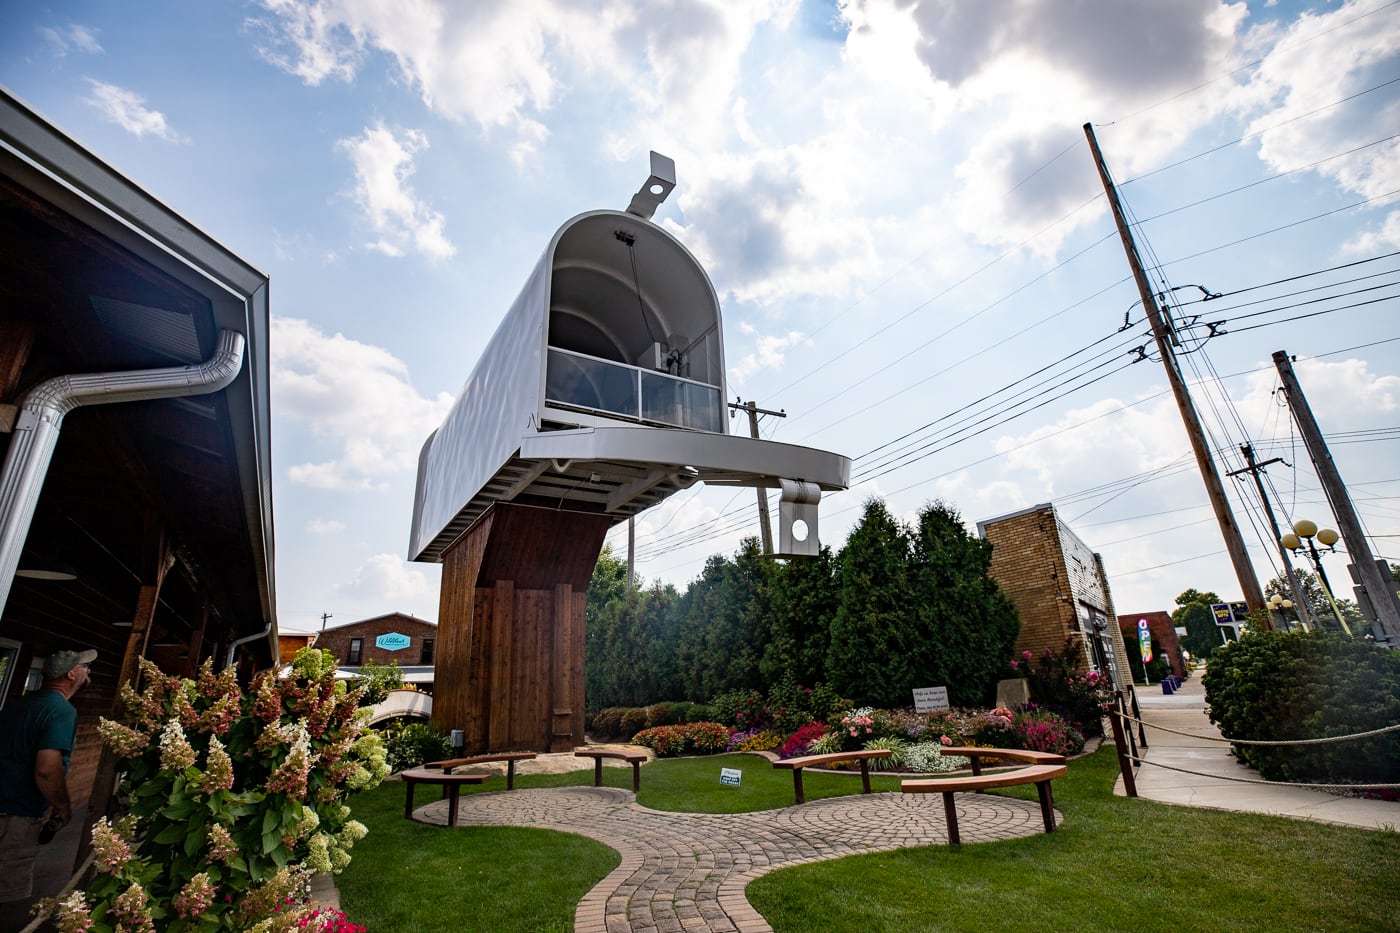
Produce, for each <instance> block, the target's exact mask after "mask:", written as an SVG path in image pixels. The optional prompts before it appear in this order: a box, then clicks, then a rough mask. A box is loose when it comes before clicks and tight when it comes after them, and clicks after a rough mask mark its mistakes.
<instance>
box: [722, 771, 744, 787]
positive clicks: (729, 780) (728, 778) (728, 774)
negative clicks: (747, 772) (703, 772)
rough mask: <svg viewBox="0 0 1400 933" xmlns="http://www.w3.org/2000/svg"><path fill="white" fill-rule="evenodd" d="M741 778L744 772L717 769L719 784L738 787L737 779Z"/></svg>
mask: <svg viewBox="0 0 1400 933" xmlns="http://www.w3.org/2000/svg"><path fill="white" fill-rule="evenodd" d="M743 776H744V772H742V771H740V770H739V769H738V768H720V769H719V782H720V783H721V784H728V785H729V786H730V787H738V786H739V779H740V778H742V777H743Z"/></svg>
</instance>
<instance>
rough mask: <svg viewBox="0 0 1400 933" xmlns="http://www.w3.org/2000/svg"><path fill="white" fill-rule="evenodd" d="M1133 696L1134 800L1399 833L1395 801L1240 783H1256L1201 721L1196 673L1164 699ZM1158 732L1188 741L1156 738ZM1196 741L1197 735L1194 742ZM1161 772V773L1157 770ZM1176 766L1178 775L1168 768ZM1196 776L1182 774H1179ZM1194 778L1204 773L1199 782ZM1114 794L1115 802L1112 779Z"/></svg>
mask: <svg viewBox="0 0 1400 933" xmlns="http://www.w3.org/2000/svg"><path fill="white" fill-rule="evenodd" d="M1151 689H1152V690H1153V691H1155V692H1153V693H1149V692H1147V691H1148V688H1142V689H1141V690H1139V692H1138V706H1139V708H1140V709H1141V710H1142V719H1143V722H1144V723H1147V727H1146V733H1147V744H1148V748H1147V749H1146V750H1145V751H1144V750H1142V749H1139V755H1140V757H1141V758H1142V759H1143V761H1144V764H1142V765H1141V766H1140V767H1139V768H1138V769H1137V775H1136V784H1137V792H1138V796H1139V797H1141V798H1143V799H1145V800H1156V801H1159V802H1161V803H1175V804H1183V805H1185V806H1190V807H1209V808H1212V809H1216V810H1238V811H1242V812H1245V813H1269V814H1273V815H1275V816H1288V817H1294V818H1296V819H1305V820H1317V821H1319V822H1324V823H1338V824H1341V825H1345V826H1361V827H1365V828H1367V829H1382V828H1386V827H1391V828H1400V802H1389V801H1384V800H1362V799H1360V798H1356V797H1341V796H1337V795H1335V794H1329V793H1326V792H1324V791H1315V790H1306V789H1304V788H1300V787H1282V786H1278V785H1268V784H1251V783H1241V781H1259V780H1261V778H1260V776H1259V772H1258V771H1255V770H1254V769H1253V768H1249V767H1246V766H1245V765H1242V764H1240V763H1239V762H1238V761H1236V760H1235V756H1234V755H1232V754H1231V753H1230V746H1229V745H1228V744H1227V743H1225V742H1223V741H1220V730H1218V729H1216V728H1215V725H1214V724H1213V723H1211V721H1210V720H1209V719H1208V718H1207V716H1206V706H1205V693H1204V689H1203V688H1202V686H1201V677H1200V674H1199V673H1198V674H1197V675H1196V676H1194V677H1192V678H1191V679H1190V680H1188V681H1186V682H1185V683H1184V684H1183V685H1182V688H1181V689H1180V690H1178V691H1177V692H1176V693H1174V694H1172V695H1171V696H1165V695H1163V694H1162V693H1161V692H1160V688H1159V687H1156V686H1153V687H1152V688H1151ZM1154 726H1164V727H1166V728H1169V729H1176V730H1179V731H1180V732H1187V733H1191V734H1192V736H1183V735H1177V734H1175V733H1172V732H1164V731H1162V730H1161V729H1160V728H1153V727H1154ZM1194 736H1198V737H1194ZM1161 766H1167V767H1161ZM1171 768H1179V769H1181V770H1169V769H1171ZM1186 771H1190V772H1197V773H1196V774H1186V773H1183V772H1186ZM1201 774H1204V775H1208V776H1205V777H1202V776H1199V775H1201ZM1114 793H1116V794H1118V795H1120V796H1122V795H1123V794H1124V790H1123V779H1122V778H1121V777H1120V778H1119V779H1118V783H1117V784H1116V785H1115V787H1114Z"/></svg>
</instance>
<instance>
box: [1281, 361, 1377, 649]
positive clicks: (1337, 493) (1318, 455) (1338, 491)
mask: <svg viewBox="0 0 1400 933" xmlns="http://www.w3.org/2000/svg"><path fill="white" fill-rule="evenodd" d="M1274 368H1275V369H1277V370H1278V377H1279V381H1280V382H1281V383H1282V384H1283V395H1284V398H1286V399H1288V410H1289V411H1291V412H1292V413H1293V420H1294V422H1295V423H1296V424H1297V425H1298V433H1299V434H1301V435H1302V436H1303V444H1304V445H1305V446H1306V447H1307V448H1308V456H1309V457H1310V458H1311V459H1312V462H1313V468H1314V469H1315V470H1316V471H1317V478H1318V480H1319V481H1320V482H1321V483H1322V491H1323V492H1325V493H1326V494H1327V501H1328V503H1329V504H1330V505H1331V506H1332V515H1333V516H1335V517H1336V519H1337V531H1338V532H1340V533H1341V536H1342V540H1343V541H1345V542H1346V545H1347V555H1348V556H1349V557H1350V558H1351V572H1352V575H1353V577H1355V578H1356V581H1357V583H1358V584H1359V587H1358V589H1359V590H1360V591H1361V592H1363V593H1365V595H1366V597H1367V599H1366V602H1369V603H1370V604H1371V611H1372V612H1373V613H1374V615H1375V623H1376V631H1375V632H1374V635H1375V638H1376V641H1377V642H1381V643H1385V644H1389V645H1391V646H1392V647H1400V606H1397V600H1396V597H1395V586H1396V584H1395V581H1394V580H1393V579H1392V578H1391V576H1390V574H1388V573H1384V572H1382V571H1381V565H1380V564H1378V563H1376V559H1375V557H1373V556H1372V555H1371V547H1370V545H1369V544H1367V543H1366V533H1365V532H1364V531H1362V530H1361V520H1360V519H1358V518H1357V517H1356V508H1355V507H1354V506H1353V505H1352V504H1351V496H1350V495H1348V493H1347V487H1346V484H1345V483H1343V482H1342V476H1341V474H1340V473H1338V472H1337V464H1336V463H1334V462H1333V460H1332V452H1331V451H1330V450H1328V449H1327V441H1326V439H1325V438H1323V436H1322V429H1321V428H1319V427H1318V426H1317V421H1316V420H1315V419H1314V418H1313V413H1312V409H1311V408H1310V407H1309V406H1308V400H1307V397H1306V396H1304V395H1303V387H1302V386H1300V385H1299V384H1298V377H1297V376H1296V375H1295V374H1294V372H1293V364H1292V362H1291V361H1290V360H1289V358H1288V352H1287V351H1286V350H1279V351H1278V352H1277V353H1275V354H1274Z"/></svg>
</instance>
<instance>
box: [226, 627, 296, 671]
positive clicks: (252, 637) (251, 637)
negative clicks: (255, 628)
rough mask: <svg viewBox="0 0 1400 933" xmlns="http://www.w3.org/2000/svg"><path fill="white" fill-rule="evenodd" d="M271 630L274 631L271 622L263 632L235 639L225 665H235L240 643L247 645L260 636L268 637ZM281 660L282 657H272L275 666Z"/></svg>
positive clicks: (229, 648)
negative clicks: (234, 660)
mask: <svg viewBox="0 0 1400 933" xmlns="http://www.w3.org/2000/svg"><path fill="white" fill-rule="evenodd" d="M271 632H272V623H271V622H269V623H267V628H265V629H263V630H262V631H261V632H254V633H253V634H252V635H246V636H244V637H243V638H240V639H238V640H237V641H235V642H233V643H232V644H230V645H229V646H228V657H227V658H225V659H224V667H232V666H233V656H234V655H235V654H237V653H238V647H239V646H240V645H246V644H248V642H250V641H257V640H258V639H259V638H266V637H267V636H268V634H269V633H271ZM279 660H281V659H280V658H273V659H272V666H273V667H276V666H277V662H278V661H279ZM219 669H220V670H223V668H219Z"/></svg>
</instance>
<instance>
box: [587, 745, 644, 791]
mask: <svg viewBox="0 0 1400 933" xmlns="http://www.w3.org/2000/svg"><path fill="white" fill-rule="evenodd" d="M574 757H575V758H592V759H593V786H594V787H602V786H603V759H604V758H617V759H620V760H622V761H626V762H629V763H630V764H631V765H632V792H633V793H637V792H638V791H640V790H641V789H642V764H643V762H645V761H646V760H647V758H648V755H647V753H646V752H627V751H621V750H619V749H612V748H576V749H574Z"/></svg>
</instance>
